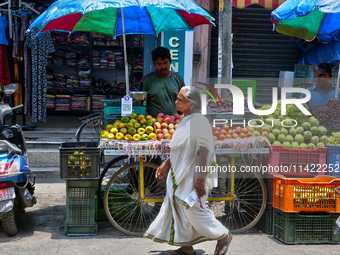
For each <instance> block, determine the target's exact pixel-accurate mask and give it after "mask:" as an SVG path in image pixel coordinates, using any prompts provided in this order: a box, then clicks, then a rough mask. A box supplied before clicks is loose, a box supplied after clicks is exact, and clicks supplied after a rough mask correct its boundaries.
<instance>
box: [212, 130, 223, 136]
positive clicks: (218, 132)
mask: <svg viewBox="0 0 340 255" xmlns="http://www.w3.org/2000/svg"><path fill="white" fill-rule="evenodd" d="M220 134H221V133H220V131H215V132H214V133H213V135H214V136H216V137H219V135H220Z"/></svg>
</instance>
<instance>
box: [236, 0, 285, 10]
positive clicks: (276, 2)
mask: <svg viewBox="0 0 340 255" xmlns="http://www.w3.org/2000/svg"><path fill="white" fill-rule="evenodd" d="M285 1H286V0H233V6H234V7H236V8H239V9H242V8H244V7H247V6H248V5H251V4H259V5H262V6H263V7H264V8H266V9H269V10H271V9H275V8H277V7H279V6H280V5H281V4H283V3H284V2H285Z"/></svg>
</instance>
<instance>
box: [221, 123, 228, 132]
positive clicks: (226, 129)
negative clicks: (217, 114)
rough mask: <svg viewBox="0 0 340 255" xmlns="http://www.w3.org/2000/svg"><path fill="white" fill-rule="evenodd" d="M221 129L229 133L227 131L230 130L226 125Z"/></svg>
mask: <svg viewBox="0 0 340 255" xmlns="http://www.w3.org/2000/svg"><path fill="white" fill-rule="evenodd" d="M222 128H223V129H224V130H225V131H229V129H230V127H229V126H228V125H227V124H225V125H223V127H222Z"/></svg>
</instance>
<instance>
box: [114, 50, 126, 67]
mask: <svg viewBox="0 0 340 255" xmlns="http://www.w3.org/2000/svg"><path fill="white" fill-rule="evenodd" d="M115 56H116V68H117V69H122V68H124V58H123V54H122V53H121V52H116V53H115Z"/></svg>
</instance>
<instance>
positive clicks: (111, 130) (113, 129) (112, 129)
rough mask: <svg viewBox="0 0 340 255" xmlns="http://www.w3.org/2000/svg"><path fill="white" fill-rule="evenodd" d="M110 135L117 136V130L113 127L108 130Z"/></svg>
mask: <svg viewBox="0 0 340 255" xmlns="http://www.w3.org/2000/svg"><path fill="white" fill-rule="evenodd" d="M110 133H112V134H114V135H115V134H117V133H118V128H115V127H113V128H111V129H110Z"/></svg>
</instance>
